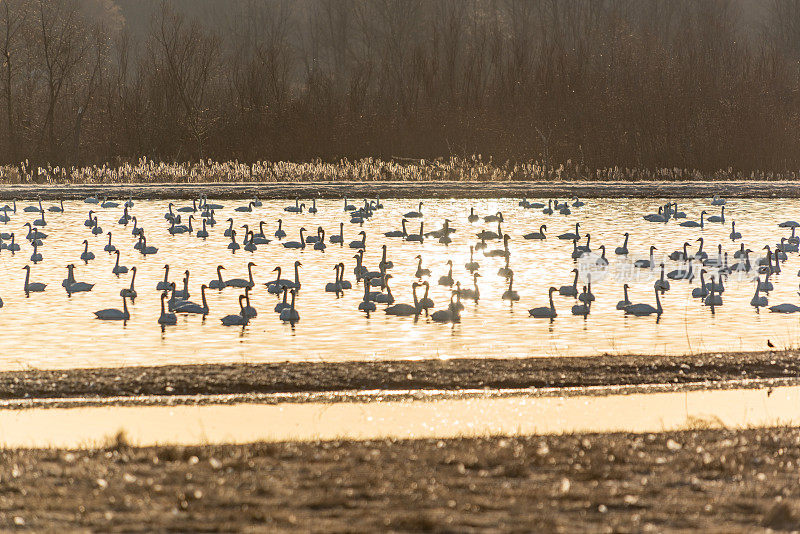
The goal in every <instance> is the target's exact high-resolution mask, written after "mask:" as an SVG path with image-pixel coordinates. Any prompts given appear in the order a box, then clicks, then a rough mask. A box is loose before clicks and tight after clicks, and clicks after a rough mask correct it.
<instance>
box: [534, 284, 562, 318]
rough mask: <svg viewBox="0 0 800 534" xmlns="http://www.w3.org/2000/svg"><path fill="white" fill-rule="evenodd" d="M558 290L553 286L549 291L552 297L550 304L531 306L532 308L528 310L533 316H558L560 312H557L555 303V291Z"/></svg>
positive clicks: (549, 295)
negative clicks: (537, 306)
mask: <svg viewBox="0 0 800 534" xmlns="http://www.w3.org/2000/svg"><path fill="white" fill-rule="evenodd" d="M556 291H558V289H556V288H554V287H551V288H550V289H549V290H548V292H547V293H548V297H549V299H550V306H542V307H539V308H531V309H530V310H528V314H529V315H530V316H531V317H539V318H544V319H553V318H554V317H557V316H558V313H556V306H555V304H553V293H555V292H556Z"/></svg>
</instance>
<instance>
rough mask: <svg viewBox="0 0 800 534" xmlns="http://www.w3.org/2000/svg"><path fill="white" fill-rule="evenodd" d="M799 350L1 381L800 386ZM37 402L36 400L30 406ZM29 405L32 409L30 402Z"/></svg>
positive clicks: (10, 386) (126, 388)
mask: <svg viewBox="0 0 800 534" xmlns="http://www.w3.org/2000/svg"><path fill="white" fill-rule="evenodd" d="M798 377H800V353H798V352H796V351H776V352H752V353H719V354H717V353H714V354H703V355H694V356H691V355H689V356H599V357H591V358H567V357H563V358H520V359H507V360H499V359H498V360H493V359H452V360H422V361H408V360H400V361H374V362H339V363H319V362H309V363H290V362H286V363H276V364H229V365H218V364H209V365H169V366H162V367H122V368H97V369H69V370H51V371H47V370H26V371H10V372H2V373H0V400H13V399H59V398H68V397H84V398H87V399H103V398H108V397H130V396H141V395H158V396H166V397H169V396H175V395H204V394H228V393H234V394H240V395H246V394H256V393H259V394H263V393H305V392H332V391H358V390H376V389H381V390H389V391H392V390H394V391H399V390H461V389H481V388H491V389H499V390H503V389H516V388H533V389H542V388H568V387H569V388H580V387H586V386H627V385H633V386H635V385H643V384H674V385H682V386H686V385H697V386H707V385H708V383H709V382H719V381H731V380H741V379H796V378H798ZM32 402H33V401H32ZM26 404H28V403H26Z"/></svg>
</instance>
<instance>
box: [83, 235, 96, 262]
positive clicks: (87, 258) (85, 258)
mask: <svg viewBox="0 0 800 534" xmlns="http://www.w3.org/2000/svg"><path fill="white" fill-rule="evenodd" d="M93 259H94V252H89V242H88V241H87V240H85V239H84V240H83V252H82V253H81V260H83V261H84V262H85V263H89V262H90V261H91V260H93Z"/></svg>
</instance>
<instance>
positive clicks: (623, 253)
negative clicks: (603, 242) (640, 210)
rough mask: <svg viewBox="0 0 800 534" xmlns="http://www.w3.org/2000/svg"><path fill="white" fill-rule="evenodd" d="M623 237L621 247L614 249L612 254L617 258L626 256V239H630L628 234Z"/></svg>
mask: <svg viewBox="0 0 800 534" xmlns="http://www.w3.org/2000/svg"><path fill="white" fill-rule="evenodd" d="M623 235H624V236H625V241H624V242H623V243H622V246H621V247H617V248H615V249H614V254H617V255H618V256H627V254H628V238H629V237H630V233H628V232H625V233H624V234H623Z"/></svg>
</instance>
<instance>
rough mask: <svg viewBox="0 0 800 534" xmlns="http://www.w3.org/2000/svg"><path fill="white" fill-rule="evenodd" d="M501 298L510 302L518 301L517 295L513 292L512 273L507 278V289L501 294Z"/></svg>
mask: <svg viewBox="0 0 800 534" xmlns="http://www.w3.org/2000/svg"><path fill="white" fill-rule="evenodd" d="M501 298H502V299H503V300H508V301H511V302H516V301H518V300H519V293H517V292H516V291H514V273H511V276H509V277H508V289H506V290H505V291H504V292H503V295H502V297H501Z"/></svg>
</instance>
